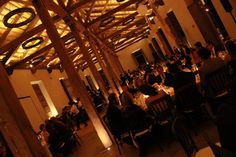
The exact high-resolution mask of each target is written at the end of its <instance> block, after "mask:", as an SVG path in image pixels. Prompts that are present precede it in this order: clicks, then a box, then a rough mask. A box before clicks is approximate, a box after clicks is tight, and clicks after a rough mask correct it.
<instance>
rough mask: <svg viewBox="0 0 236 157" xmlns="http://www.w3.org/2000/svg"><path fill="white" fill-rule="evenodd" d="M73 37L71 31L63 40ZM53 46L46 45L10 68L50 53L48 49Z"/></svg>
mask: <svg viewBox="0 0 236 157" xmlns="http://www.w3.org/2000/svg"><path fill="white" fill-rule="evenodd" d="M71 37H72V34H71V33H68V34H67V35H65V36H63V37H62V40H64V41H66V40H67V39H69V38H71ZM51 48H53V44H52V43H51V44H49V45H47V46H45V47H44V48H42V49H40V50H38V51H36V52H35V53H33V54H32V55H30V56H28V57H26V58H24V59H22V60H20V61H19V62H16V63H13V64H12V65H10V68H15V67H17V66H19V65H21V64H22V63H26V62H27V61H29V60H31V59H33V58H35V57H37V56H39V55H44V54H45V53H48V51H49V50H50V49H51Z"/></svg>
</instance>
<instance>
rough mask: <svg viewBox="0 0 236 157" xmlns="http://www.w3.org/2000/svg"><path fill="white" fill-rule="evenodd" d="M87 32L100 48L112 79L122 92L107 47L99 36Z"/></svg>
mask: <svg viewBox="0 0 236 157" xmlns="http://www.w3.org/2000/svg"><path fill="white" fill-rule="evenodd" d="M89 33H90V35H91V36H92V37H93V38H94V40H95V41H96V43H97V46H98V48H99V50H100V53H101V55H102V56H103V58H104V60H105V62H106V64H107V66H108V68H109V69H110V72H111V75H112V77H113V80H114V82H115V84H116V86H117V88H118V90H119V92H120V93H122V91H123V90H122V88H121V86H120V80H119V77H120V76H119V75H118V74H117V73H116V71H115V67H114V65H113V63H112V60H111V59H110V56H109V54H108V53H109V52H108V49H107V48H108V47H107V46H106V45H105V44H104V43H103V42H102V41H101V40H100V39H99V38H97V37H96V36H95V35H94V34H92V33H91V32H89Z"/></svg>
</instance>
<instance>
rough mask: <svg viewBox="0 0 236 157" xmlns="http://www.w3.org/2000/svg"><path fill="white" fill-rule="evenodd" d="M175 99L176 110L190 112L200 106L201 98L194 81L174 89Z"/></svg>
mask: <svg viewBox="0 0 236 157" xmlns="http://www.w3.org/2000/svg"><path fill="white" fill-rule="evenodd" d="M175 100H176V105H177V109H178V110H180V111H181V112H183V113H191V112H194V111H195V110H196V109H198V108H199V107H200V105H201V103H202V100H203V99H202V95H201V94H200V92H199V91H198V89H197V86H196V83H195V82H191V83H188V84H186V85H184V86H182V87H180V88H178V89H177V90H175Z"/></svg>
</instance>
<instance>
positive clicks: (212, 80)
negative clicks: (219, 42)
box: [204, 66, 229, 100]
mask: <svg viewBox="0 0 236 157" xmlns="http://www.w3.org/2000/svg"><path fill="white" fill-rule="evenodd" d="M228 73H229V70H228V68H227V67H226V66H224V67H221V68H219V69H217V70H215V71H213V72H211V73H209V74H207V75H206V76H205V80H206V83H205V87H204V90H205V96H206V98H207V99H208V100H209V99H217V98H221V97H223V96H225V95H227V94H228V88H227V83H228V81H229V74H228Z"/></svg>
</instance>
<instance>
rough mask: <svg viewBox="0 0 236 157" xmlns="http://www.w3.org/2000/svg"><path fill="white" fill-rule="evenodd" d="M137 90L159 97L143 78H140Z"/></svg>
mask: <svg viewBox="0 0 236 157" xmlns="http://www.w3.org/2000/svg"><path fill="white" fill-rule="evenodd" d="M135 86H136V88H138V90H139V91H140V92H141V93H143V94H145V95H157V91H156V89H155V88H154V87H152V86H150V85H148V84H147V83H146V82H145V81H144V80H143V79H142V78H138V79H137V80H136V82H135Z"/></svg>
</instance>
